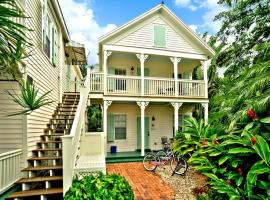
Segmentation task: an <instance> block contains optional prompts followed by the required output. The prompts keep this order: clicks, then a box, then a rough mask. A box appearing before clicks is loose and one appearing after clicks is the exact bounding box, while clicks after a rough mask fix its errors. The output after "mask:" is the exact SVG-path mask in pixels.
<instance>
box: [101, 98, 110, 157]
mask: <svg viewBox="0 0 270 200" xmlns="http://www.w3.org/2000/svg"><path fill="white" fill-rule="evenodd" d="M111 104H112V101H107V100H104V102H103V133H104V137H105V138H107V126H108V125H107V110H108V107H109V106H110V105H111ZM104 148H105V154H106V153H107V150H106V148H107V139H106V140H105V145H104Z"/></svg>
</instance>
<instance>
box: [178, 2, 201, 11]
mask: <svg viewBox="0 0 270 200" xmlns="http://www.w3.org/2000/svg"><path fill="white" fill-rule="evenodd" d="M174 4H175V5H176V6H177V7H183V8H189V9H190V10H192V11H195V10H197V7H196V6H195V5H194V4H192V1H191V0H174Z"/></svg>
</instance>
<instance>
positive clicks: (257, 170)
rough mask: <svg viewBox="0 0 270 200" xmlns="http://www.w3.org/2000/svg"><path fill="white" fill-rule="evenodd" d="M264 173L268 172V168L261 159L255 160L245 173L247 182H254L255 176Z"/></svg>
mask: <svg viewBox="0 0 270 200" xmlns="http://www.w3.org/2000/svg"><path fill="white" fill-rule="evenodd" d="M264 173H270V168H269V166H267V165H266V164H265V163H264V162H263V161H258V162H256V163H255V164H254V165H253V166H252V167H251V168H250V170H249V172H248V174H247V182H248V183H250V184H253V185H254V184H256V181H257V176H258V175H260V174H264Z"/></svg>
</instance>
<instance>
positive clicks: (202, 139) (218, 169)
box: [174, 110, 270, 200]
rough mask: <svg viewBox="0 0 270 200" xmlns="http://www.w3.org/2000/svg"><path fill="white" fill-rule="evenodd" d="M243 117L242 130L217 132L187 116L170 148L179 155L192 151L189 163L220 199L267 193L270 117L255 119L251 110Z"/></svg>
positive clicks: (269, 191) (269, 192)
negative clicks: (173, 144) (206, 178)
mask: <svg viewBox="0 0 270 200" xmlns="http://www.w3.org/2000/svg"><path fill="white" fill-rule="evenodd" d="M247 116H249V118H250V122H249V123H248V124H247V125H246V126H245V127H244V129H237V130H234V131H232V132H229V133H226V134H221V135H217V134H213V133H211V131H213V129H212V130H211V126H205V125H204V124H203V122H202V121H200V122H198V121H197V120H195V119H194V118H190V119H188V120H186V124H187V128H186V129H185V131H184V132H179V133H178V134H177V138H178V140H177V142H176V143H175V146H174V149H175V150H176V151H178V152H180V155H181V154H182V155H184V154H186V153H192V157H191V158H190V159H189V162H190V164H192V165H193V166H194V167H195V169H196V170H197V171H198V172H201V173H202V174H204V175H206V176H207V177H208V178H209V185H210V186H211V189H212V190H214V191H215V192H216V193H219V195H218V196H219V197H221V199H236V200H237V199H267V197H269V196H270V183H269V178H270V148H269V140H270V137H269V131H270V117H266V118H262V119H258V118H256V120H255V118H254V116H255V113H253V111H251V110H249V111H248V112H247ZM204 195H205V194H204ZM200 199H201V198H200ZM206 199H207V198H206ZM208 199H210V198H208Z"/></svg>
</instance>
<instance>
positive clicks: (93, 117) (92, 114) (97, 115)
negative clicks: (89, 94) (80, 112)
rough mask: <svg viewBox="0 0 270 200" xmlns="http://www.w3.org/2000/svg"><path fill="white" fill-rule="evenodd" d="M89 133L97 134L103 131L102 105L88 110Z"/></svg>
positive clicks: (90, 107) (92, 106) (93, 106)
mask: <svg viewBox="0 0 270 200" xmlns="http://www.w3.org/2000/svg"><path fill="white" fill-rule="evenodd" d="M87 118H88V122H89V123H88V131H90V132H96V131H101V130H102V128H101V127H102V110H101V106H100V105H95V104H94V105H91V106H89V107H88V109H87Z"/></svg>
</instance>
